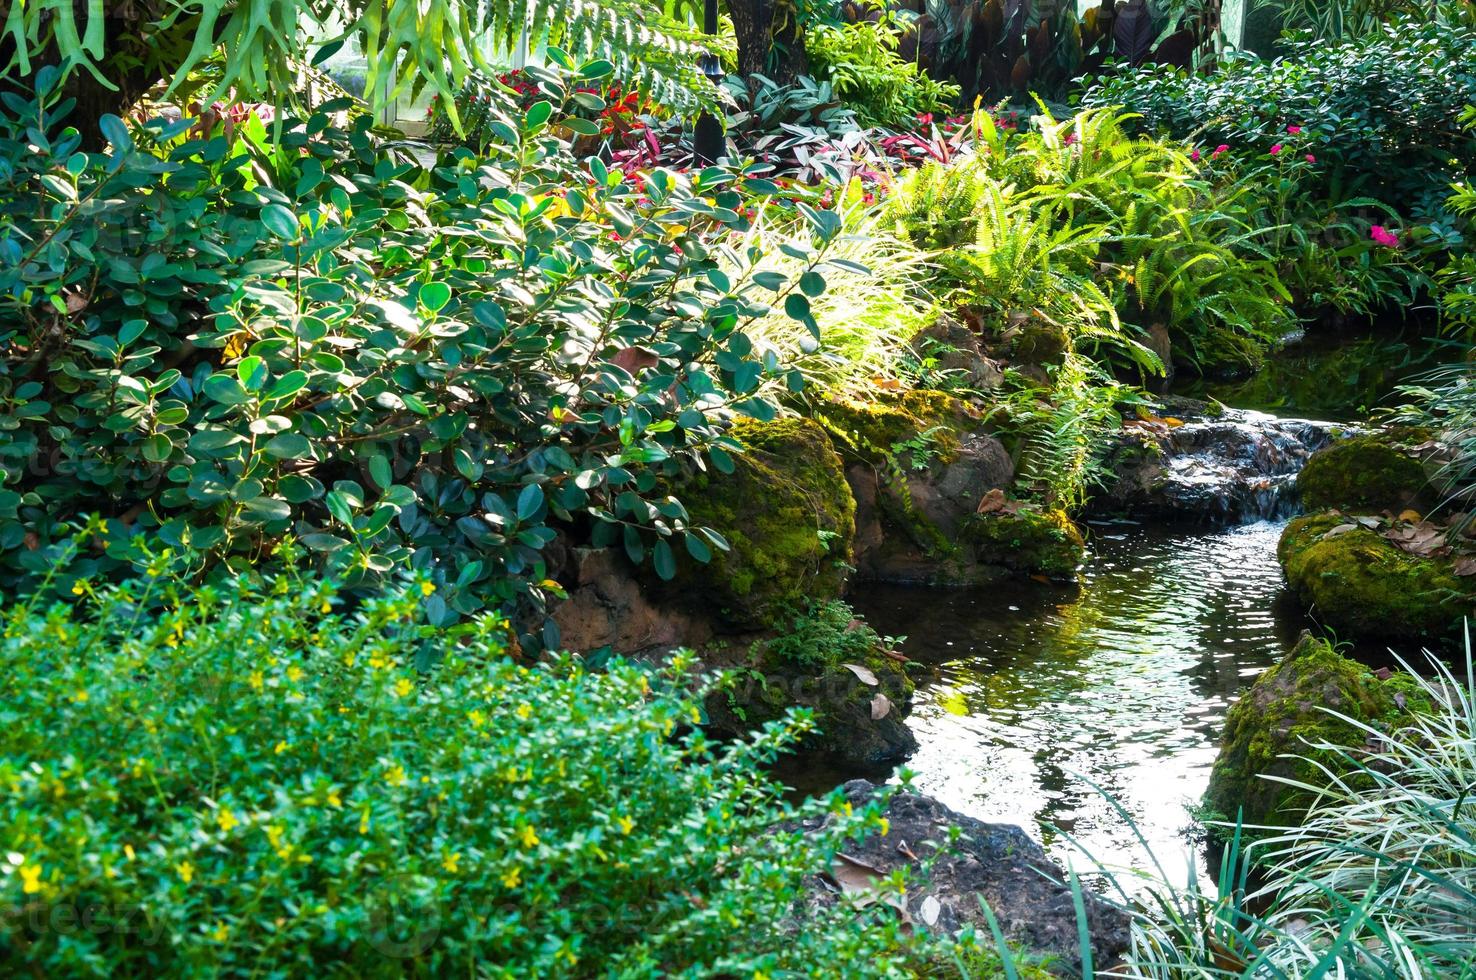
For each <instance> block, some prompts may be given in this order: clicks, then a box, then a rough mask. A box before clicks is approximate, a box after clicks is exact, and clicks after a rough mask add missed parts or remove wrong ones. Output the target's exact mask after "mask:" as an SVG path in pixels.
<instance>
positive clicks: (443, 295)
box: [418, 282, 451, 313]
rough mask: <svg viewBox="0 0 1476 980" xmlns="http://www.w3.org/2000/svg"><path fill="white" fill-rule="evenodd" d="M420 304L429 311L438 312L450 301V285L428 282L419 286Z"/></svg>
mask: <svg viewBox="0 0 1476 980" xmlns="http://www.w3.org/2000/svg"><path fill="white" fill-rule="evenodd" d="M418 298H419V300H420V305H421V306H423V307H424V308H425V309H426V311H427V312H429V313H439V312H441V310H443V309H445V307H446V304H447V303H449V302H451V287H450V286H448V285H446V284H445V283H443V282H428V283H426V284H425V285H423V286H421V287H420V295H419V297H418Z"/></svg>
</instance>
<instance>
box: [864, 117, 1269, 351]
mask: <svg viewBox="0 0 1476 980" xmlns="http://www.w3.org/2000/svg"><path fill="white" fill-rule="evenodd" d="M1127 118H1128V117H1125V116H1123V115H1121V114H1118V113H1115V112H1111V111H1105V110H1091V111H1087V112H1083V113H1080V114H1078V115H1077V116H1075V117H1074V118H1071V119H1066V120H1062V121H1060V122H1057V121H1056V120H1054V119H1053V118H1051V117H1050V116H1049V115H1048V114H1043V115H1041V116H1038V117H1036V122H1037V124H1038V128H1037V130H1036V131H1035V132H1031V133H1028V134H1024V135H1019V136H1014V137H1010V136H1007V135H1006V134H1003V133H1001V132H999V131H998V130H996V129H995V128H994V126H993V124H992V123H988V122H987V120H986V121H985V122H986V125H984V126H983V127H982V128H981V130H980V139H979V140H978V145H977V147H976V149H975V152H973V153H971V154H966V155H964V156H961V157H959V158H957V159H956V160H954V161H952V162H950V163H947V164H943V163H936V162H934V163H928V164H925V165H923V166H922V167H921V168H919V169H918V170H916V171H914V172H913V173H910V174H908V175H906V176H904V177H903V178H902V179H901V180H900V181H899V182H898V186H897V188H896V191H895V193H894V194H893V196H892V198H891V200H890V201H889V202H888V205H887V208H888V214H889V215H890V216H891V217H892V218H893V219H894V220H895V221H896V222H897V224H898V227H899V230H900V232H901V233H903V234H906V235H908V236H909V237H911V238H912V240H913V241H914V242H915V243H917V244H918V245H920V246H923V247H930V248H941V249H945V251H944V252H943V254H942V255H940V256H939V259H938V261H939V262H940V264H941V265H942V266H943V268H944V269H945V271H946V272H947V273H948V274H949V276H950V277H951V279H952V280H953V283H954V285H955V286H957V287H958V294H957V297H956V298H958V299H959V300H960V301H961V302H964V303H968V304H970V305H974V306H977V307H978V308H980V309H981V310H983V311H984V312H985V314H986V320H988V321H992V322H993V323H995V324H996V326H997V327H998V326H999V325H1001V324H1002V323H1003V322H1006V321H1007V320H1008V318H1009V317H1010V316H1012V315H1015V314H1022V313H1025V312H1027V311H1028V312H1031V313H1033V314H1036V315H1039V316H1042V317H1044V318H1046V319H1047V320H1050V321H1053V322H1058V323H1060V324H1062V325H1063V326H1065V327H1066V328H1067V330H1068V331H1070V333H1071V334H1072V336H1073V338H1074V340H1075V341H1076V343H1077V346H1079V347H1080V346H1083V345H1085V346H1087V347H1089V348H1102V349H1104V350H1105V351H1106V352H1108V353H1109V354H1115V355H1117V356H1121V357H1125V358H1126V359H1127V360H1128V361H1129V362H1130V363H1131V364H1133V365H1134V366H1136V367H1137V368H1138V369H1139V370H1141V371H1143V372H1146V373H1150V374H1158V373H1162V372H1163V370H1164V365H1163V364H1162V361H1161V359H1160V358H1159V356H1158V355H1157V354H1156V353H1154V352H1153V351H1151V350H1150V349H1148V348H1147V347H1146V346H1145V345H1144V343H1143V339H1144V338H1146V337H1147V335H1148V330H1149V328H1150V327H1153V326H1155V325H1158V326H1164V327H1166V328H1167V329H1168V331H1169V332H1170V335H1171V336H1172V337H1173V339H1174V341H1175V344H1176V350H1175V354H1176V356H1177V357H1178V358H1179V359H1180V360H1182V361H1184V362H1187V363H1190V364H1196V365H1198V366H1200V367H1201V368H1202V369H1209V368H1212V367H1214V366H1215V365H1214V363H1213V361H1212V359H1211V358H1210V357H1208V356H1206V355H1207V354H1209V353H1212V352H1213V348H1212V347H1211V345H1210V341H1212V340H1213V339H1214V338H1215V337H1216V336H1217V335H1223V334H1225V333H1227V332H1229V333H1233V334H1235V335H1238V336H1241V337H1244V338H1246V342H1247V343H1248V344H1249V345H1250V346H1251V347H1252V348H1253V349H1254V348H1255V347H1259V346H1264V345H1265V344H1267V343H1269V342H1271V341H1272V340H1274V339H1277V338H1279V337H1280V336H1282V335H1283V334H1285V333H1287V332H1288V331H1289V330H1290V329H1291V327H1292V326H1293V325H1294V323H1295V320H1294V318H1293V317H1292V315H1291V312H1290V310H1289V309H1287V307H1286V303H1287V300H1288V299H1289V296H1288V295H1287V293H1286V291H1285V289H1284V287H1283V286H1282V284H1281V282H1280V280H1279V278H1278V277H1277V273H1276V267H1275V264H1274V263H1273V262H1272V261H1271V258H1270V256H1269V254H1268V253H1267V252H1266V250H1265V248H1264V247H1263V245H1262V244H1261V243H1260V242H1259V241H1258V235H1259V234H1261V233H1263V232H1264V229H1260V228H1257V227H1256V226H1255V225H1253V224H1252V221H1253V217H1254V216H1253V215H1250V214H1247V212H1246V204H1245V203H1244V202H1243V201H1242V200H1241V198H1242V196H1243V194H1242V192H1241V191H1239V190H1236V189H1233V188H1232V189H1230V190H1229V191H1222V190H1221V189H1220V188H1217V187H1215V186H1214V185H1212V184H1210V183H1209V182H1207V181H1205V180H1203V179H1202V178H1201V176H1200V174H1199V171H1198V169H1197V168H1196V167H1195V166H1194V163H1193V161H1192V160H1191V159H1190V158H1189V156H1188V155H1187V154H1185V153H1184V152H1182V151H1180V150H1178V149H1176V148H1174V147H1171V146H1169V145H1167V144H1164V143H1162V142H1159V141H1155V140H1150V139H1141V138H1136V137H1133V136H1131V135H1129V134H1128V133H1127V132H1126V131H1125V128H1124V123H1125V120H1126V119H1127ZM1104 359H1105V358H1104Z"/></svg>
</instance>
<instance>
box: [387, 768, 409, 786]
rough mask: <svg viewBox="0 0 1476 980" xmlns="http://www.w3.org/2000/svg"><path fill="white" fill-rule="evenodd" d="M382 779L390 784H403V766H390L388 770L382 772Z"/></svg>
mask: <svg viewBox="0 0 1476 980" xmlns="http://www.w3.org/2000/svg"><path fill="white" fill-rule="evenodd" d="M384 781H385V782H386V783H389V784H390V785H391V786H401V785H404V782H405V767H404V766H400V765H394V766H391V767H390V769H389V772H387V773H385V774H384Z"/></svg>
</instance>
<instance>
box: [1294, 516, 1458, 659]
mask: <svg viewBox="0 0 1476 980" xmlns="http://www.w3.org/2000/svg"><path fill="white" fill-rule="evenodd" d="M1276 557H1277V558H1278V559H1279V560H1280V561H1281V567H1282V570H1283V571H1284V572H1285V573H1286V581H1287V584H1288V585H1289V586H1291V589H1292V591H1293V592H1295V593H1296V595H1297V597H1298V598H1300V599H1301V600H1302V601H1304V602H1307V603H1310V604H1311V605H1313V606H1315V607H1316V609H1317V613H1318V616H1319V618H1320V619H1321V620H1322V621H1323V622H1325V623H1326V624H1327V625H1328V626H1330V627H1331V628H1332V629H1334V630H1336V631H1337V632H1338V633H1340V634H1342V635H1344V636H1347V637H1359V638H1387V639H1396V640H1400V641H1402V642H1404V643H1406V644H1408V643H1421V642H1432V643H1433V642H1435V641H1437V640H1440V639H1442V638H1444V637H1446V636H1448V635H1450V634H1452V633H1454V632H1455V631H1456V630H1458V629H1459V627H1460V624H1461V621H1462V619H1463V618H1464V617H1467V616H1470V615H1472V613H1473V611H1476V609H1473V598H1476V581H1473V580H1472V577H1469V576H1464V577H1463V576H1458V575H1456V574H1455V568H1454V563H1453V561H1452V559H1450V558H1448V557H1438V556H1430V557H1424V556H1419V555H1412V554H1409V553H1407V552H1405V551H1403V550H1401V549H1400V548H1398V547H1396V546H1395V545H1394V544H1393V543H1392V542H1390V541H1389V540H1387V539H1386V538H1384V536H1383V535H1381V534H1379V533H1377V532H1376V531H1375V530H1373V529H1371V528H1368V527H1365V526H1364V525H1363V524H1361V523H1359V522H1357V521H1356V520H1352V519H1350V518H1348V517H1345V516H1343V515H1341V514H1335V513H1333V514H1314V515H1310V516H1307V517H1299V518H1296V519H1295V520H1293V521H1291V522H1290V523H1289V524H1287V526H1286V530H1285V531H1283V532H1282V534H1281V541H1280V542H1279V543H1278V545H1277V548H1276Z"/></svg>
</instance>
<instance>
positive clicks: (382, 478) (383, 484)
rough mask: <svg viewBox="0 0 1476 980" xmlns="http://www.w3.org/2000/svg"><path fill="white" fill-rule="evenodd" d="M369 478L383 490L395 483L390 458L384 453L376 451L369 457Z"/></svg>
mask: <svg viewBox="0 0 1476 980" xmlns="http://www.w3.org/2000/svg"><path fill="white" fill-rule="evenodd" d="M369 479H371V480H373V481H374V485H375V486H376V487H378V488H379V489H381V490H384V489H387V488H389V487H390V486H392V485H393V484H394V482H395V474H394V471H393V470H392V469H391V468H390V461H389V458H388V457H387V456H385V455H384V454H383V453H375V454H374V455H373V456H370V457H369Z"/></svg>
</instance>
